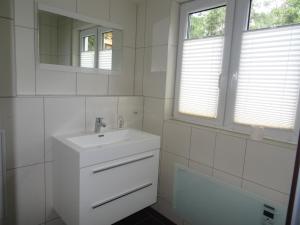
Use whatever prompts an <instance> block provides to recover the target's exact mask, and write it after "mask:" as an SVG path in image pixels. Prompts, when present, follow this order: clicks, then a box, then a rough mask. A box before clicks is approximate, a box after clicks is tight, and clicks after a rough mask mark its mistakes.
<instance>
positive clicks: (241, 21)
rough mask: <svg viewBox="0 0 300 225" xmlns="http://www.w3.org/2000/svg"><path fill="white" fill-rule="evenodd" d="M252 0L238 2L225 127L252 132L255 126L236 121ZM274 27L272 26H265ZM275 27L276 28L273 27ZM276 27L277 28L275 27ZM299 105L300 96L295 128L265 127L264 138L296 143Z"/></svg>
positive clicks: (247, 132) (236, 130)
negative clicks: (237, 95)
mask: <svg viewBox="0 0 300 225" xmlns="http://www.w3.org/2000/svg"><path fill="white" fill-rule="evenodd" d="M251 2H252V1H251V0H239V1H237V2H236V13H235V19H234V27H233V37H232V38H233V39H232V54H231V59H230V67H229V74H230V77H229V83H228V88H227V91H228V92H227V100H226V111H225V120H224V128H226V129H229V130H231V131H235V132H240V133H245V134H252V133H253V132H255V126H253V125H246V124H239V123H235V122H234V108H235V102H236V94H237V87H238V71H239V65H240V55H241V48H242V36H243V33H244V31H247V30H248V20H249V19H250V12H251V10H250V7H251ZM263 29H272V28H263ZM273 29H274V28H273ZM275 29H276V28H275ZM249 32H251V31H249ZM299 105H300V97H299V98H298V108H297V112H296V120H295V127H294V129H293V130H287V129H281V128H269V127H264V138H267V139H273V140H277V141H283V142H289V143H296V142H297V140H298V133H299V128H300V126H299V123H300V117H299Z"/></svg>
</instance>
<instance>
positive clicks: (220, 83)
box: [218, 73, 222, 89]
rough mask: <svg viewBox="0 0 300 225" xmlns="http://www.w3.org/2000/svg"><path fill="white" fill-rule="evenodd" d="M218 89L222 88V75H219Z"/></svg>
mask: <svg viewBox="0 0 300 225" xmlns="http://www.w3.org/2000/svg"><path fill="white" fill-rule="evenodd" d="M218 86H219V89H221V86H222V73H220V75H219V83H218Z"/></svg>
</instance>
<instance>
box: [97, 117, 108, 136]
mask: <svg viewBox="0 0 300 225" xmlns="http://www.w3.org/2000/svg"><path fill="white" fill-rule="evenodd" d="M103 120H104V118H102V117H97V118H96V121H95V133H100V132H101V128H102V127H106V124H105V123H104V122H103Z"/></svg>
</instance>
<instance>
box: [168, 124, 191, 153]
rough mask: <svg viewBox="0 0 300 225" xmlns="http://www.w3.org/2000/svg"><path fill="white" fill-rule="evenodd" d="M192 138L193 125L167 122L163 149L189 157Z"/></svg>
mask: <svg viewBox="0 0 300 225" xmlns="http://www.w3.org/2000/svg"><path fill="white" fill-rule="evenodd" d="M190 140H191V127H189V126H183V125H180V124H176V123H174V122H169V121H167V122H165V124H164V138H163V150H164V151H167V152H171V153H174V154H176V155H179V156H182V157H185V158H188V157H189V150H190Z"/></svg>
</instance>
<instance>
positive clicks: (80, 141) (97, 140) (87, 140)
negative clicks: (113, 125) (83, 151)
mask: <svg viewBox="0 0 300 225" xmlns="http://www.w3.org/2000/svg"><path fill="white" fill-rule="evenodd" d="M129 137H130V130H116V131H110V132H105V133H100V134H91V135H83V136H78V137H71V138H67V140H68V141H70V142H72V143H73V144H75V145H78V146H79V147H80V148H92V147H96V146H103V145H109V144H113V143H117V142H121V141H125V140H129Z"/></svg>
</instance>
